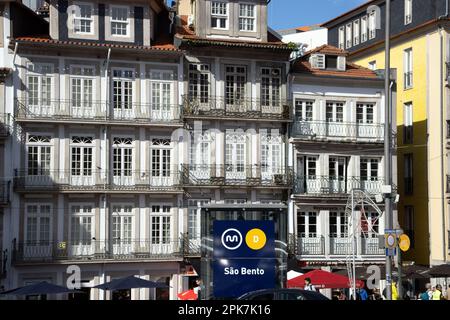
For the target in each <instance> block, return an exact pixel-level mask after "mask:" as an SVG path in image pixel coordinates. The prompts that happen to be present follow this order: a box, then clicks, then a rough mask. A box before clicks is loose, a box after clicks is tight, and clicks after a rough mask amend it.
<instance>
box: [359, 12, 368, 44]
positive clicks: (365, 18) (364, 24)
mask: <svg viewBox="0 0 450 320" xmlns="http://www.w3.org/2000/svg"><path fill="white" fill-rule="evenodd" d="M368 19H369V17H368V16H367V15H365V16H363V17H362V18H361V43H364V42H366V41H367V38H368V37H367V32H368V29H369V25H368Z"/></svg>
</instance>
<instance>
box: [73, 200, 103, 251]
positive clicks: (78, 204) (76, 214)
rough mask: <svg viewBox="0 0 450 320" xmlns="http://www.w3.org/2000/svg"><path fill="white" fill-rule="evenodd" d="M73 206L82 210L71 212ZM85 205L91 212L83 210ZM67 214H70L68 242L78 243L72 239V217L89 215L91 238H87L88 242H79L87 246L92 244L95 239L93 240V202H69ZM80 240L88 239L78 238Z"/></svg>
mask: <svg viewBox="0 0 450 320" xmlns="http://www.w3.org/2000/svg"><path fill="white" fill-rule="evenodd" d="M74 207H80V209H82V212H77V213H74V212H73V209H74ZM86 207H91V212H85V208H86ZM69 210H70V211H69V214H70V218H69V230H68V231H69V235H68V239H69V243H70V244H71V245H80V244H79V243H76V244H75V243H74V239H72V228H73V225H72V218H73V217H91V238H90V239H89V240H90V242H91V243H90V244H81V245H87V246H89V245H92V241H95V240H93V238H94V237H95V226H96V225H95V205H94V204H93V203H85V202H83V203H81V202H80V203H71V204H69ZM79 240H80V241H79V242H83V241H86V240H88V239H79Z"/></svg>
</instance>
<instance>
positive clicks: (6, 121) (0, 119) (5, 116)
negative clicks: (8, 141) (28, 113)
mask: <svg viewBox="0 0 450 320" xmlns="http://www.w3.org/2000/svg"><path fill="white" fill-rule="evenodd" d="M10 125H11V115H10V114H9V113H0V139H5V138H6V137H8V136H9V134H10Z"/></svg>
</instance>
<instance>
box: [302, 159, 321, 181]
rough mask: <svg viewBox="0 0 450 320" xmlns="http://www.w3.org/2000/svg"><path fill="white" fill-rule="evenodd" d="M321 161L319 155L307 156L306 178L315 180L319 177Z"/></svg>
mask: <svg viewBox="0 0 450 320" xmlns="http://www.w3.org/2000/svg"><path fill="white" fill-rule="evenodd" d="M318 161H319V158H318V157H313V156H308V157H306V162H305V165H306V168H305V172H306V178H307V179H308V180H315V179H317V162H318Z"/></svg>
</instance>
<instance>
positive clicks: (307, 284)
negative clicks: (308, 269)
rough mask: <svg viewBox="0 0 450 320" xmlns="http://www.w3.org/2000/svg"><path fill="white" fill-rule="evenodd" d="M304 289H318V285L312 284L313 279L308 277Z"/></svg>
mask: <svg viewBox="0 0 450 320" xmlns="http://www.w3.org/2000/svg"><path fill="white" fill-rule="evenodd" d="M304 290H306V291H317V290H316V287H314V286H313V285H312V284H311V279H310V278H306V279H305V289H304Z"/></svg>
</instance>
